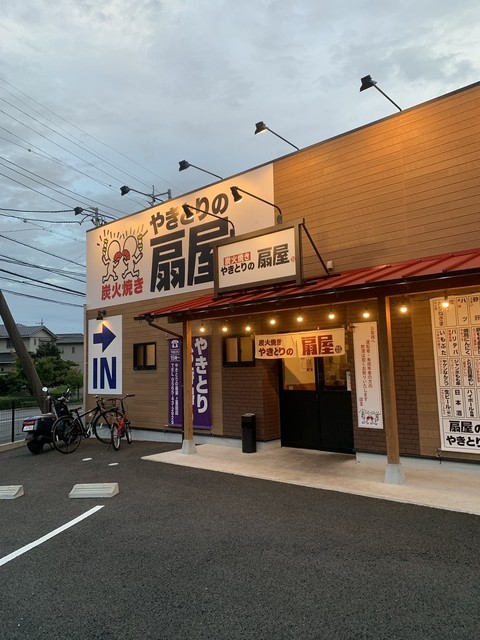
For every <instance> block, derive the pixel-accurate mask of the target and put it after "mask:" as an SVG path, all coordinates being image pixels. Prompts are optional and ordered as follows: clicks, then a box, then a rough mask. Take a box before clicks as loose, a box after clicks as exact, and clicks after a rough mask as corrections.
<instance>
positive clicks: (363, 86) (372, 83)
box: [360, 76, 402, 111]
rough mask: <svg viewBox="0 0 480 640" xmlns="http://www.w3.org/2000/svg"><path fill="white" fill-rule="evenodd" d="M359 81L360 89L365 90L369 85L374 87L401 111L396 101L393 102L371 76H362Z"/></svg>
mask: <svg viewBox="0 0 480 640" xmlns="http://www.w3.org/2000/svg"><path fill="white" fill-rule="evenodd" d="M360 82H361V83H362V84H361V86H360V91H365V89H370V88H371V87H375V89H376V90H377V91H379V92H380V93H381V94H382V96H384V97H385V98H386V99H387V100H389V101H390V102H391V103H392V104H393V105H394V106H395V107H397V109H398V110H399V111H401V110H402V109H401V107H399V106H398V104H397V103H396V102H394V101H393V100H392V99H391V98H390V97H389V96H387V94H386V93H385V92H384V91H382V90H381V89H380V87H379V86H378V85H377V82H376V81H375V80H374V79H373V78H372V76H364V77H363V78H362V79H361V80H360Z"/></svg>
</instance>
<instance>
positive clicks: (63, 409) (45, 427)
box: [22, 387, 70, 453]
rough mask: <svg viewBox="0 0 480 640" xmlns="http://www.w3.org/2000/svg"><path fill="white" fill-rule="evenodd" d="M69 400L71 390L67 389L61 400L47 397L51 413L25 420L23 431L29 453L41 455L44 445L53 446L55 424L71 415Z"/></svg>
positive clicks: (45, 389) (45, 390) (44, 389)
mask: <svg viewBox="0 0 480 640" xmlns="http://www.w3.org/2000/svg"><path fill="white" fill-rule="evenodd" d="M42 390H43V391H44V392H45V393H46V392H47V391H48V389H47V388H46V387H44V388H43V389H42ZM69 399H70V389H67V390H66V391H65V393H64V394H63V396H62V397H61V398H57V399H55V398H52V397H51V396H47V407H49V408H50V413H42V414H41V415H38V416H32V417H31V418H25V420H24V421H23V426H22V431H24V432H25V433H26V434H27V436H26V438H25V440H26V443H27V447H28V450H29V451H31V452H32V453H40V452H41V451H42V450H43V445H45V444H47V443H48V444H50V446H52V427H53V423H54V422H55V420H56V419H57V418H59V417H60V416H66V415H68V414H69V413H70V411H69V409H68V407H67V402H68V401H69Z"/></svg>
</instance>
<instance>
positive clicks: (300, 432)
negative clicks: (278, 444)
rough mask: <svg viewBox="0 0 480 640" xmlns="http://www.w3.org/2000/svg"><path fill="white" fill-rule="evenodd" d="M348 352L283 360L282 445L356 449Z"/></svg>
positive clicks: (332, 449)
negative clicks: (346, 353)
mask: <svg viewBox="0 0 480 640" xmlns="http://www.w3.org/2000/svg"><path fill="white" fill-rule="evenodd" d="M347 375H348V367H347V362H346V357H345V356H331V357H327V358H286V359H285V360H282V361H281V384H280V421H281V441H282V446H285V447H298V448H302V449H318V450H320V451H339V452H345V453H353V418H352V398H351V395H352V394H351V391H349V390H348V389H347Z"/></svg>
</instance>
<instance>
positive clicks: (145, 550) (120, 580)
mask: <svg viewBox="0 0 480 640" xmlns="http://www.w3.org/2000/svg"><path fill="white" fill-rule="evenodd" d="M175 448H176V446H175V445H166V444H161V443H154V442H143V443H136V442H134V443H133V444H132V445H131V446H129V445H127V444H126V443H125V442H122V447H121V449H120V451H119V452H115V451H113V449H112V448H111V447H110V448H109V447H107V446H106V445H102V444H101V443H99V442H97V441H92V440H88V441H84V442H82V443H81V445H80V447H79V449H78V450H77V451H76V452H75V453H73V454H71V455H62V454H60V453H58V452H56V451H48V450H47V451H46V452H45V453H43V454H41V455H38V456H33V455H32V454H30V453H29V452H28V450H27V449H26V448H25V447H22V448H18V449H12V450H10V451H4V452H2V453H0V485H13V484H22V485H23V486H24V491H25V495H24V496H22V497H20V498H17V499H15V500H2V501H0V523H1V526H0V578H1V584H2V592H1V596H0V638H2V639H3V638H5V639H8V640H16V639H22V640H26V639H27V638H28V639H37V638H49V639H57V638H62V639H63V638H72V639H75V640H76V639H77V638H78V639H80V638H82V640H85V639H90V638H92V639H96V638H99V639H115V640H116V639H119V640H120V639H124V638H125V639H127V638H129V639H132V638H141V639H142V640H143V639H164V638H165V639H167V638H168V639H169V640H177V639H178V640H180V639H182V640H183V639H186V638H188V639H189V640H190V639H191V640H197V639H201V638H202V639H203V638H208V639H219V640H220V639H221V640H223V639H228V640H237V639H238V640H240V639H241V640H250V639H252V640H253V639H255V640H257V639H262V640H263V639H264V640H270V639H271V640H274V639H275V640H284V639H295V640H298V639H301V640H317V639H324V638H325V639H329V640H334V639H337V638H338V639H342V640H343V639H345V640H347V639H348V640H350V639H353V640H355V639H360V638H362V639H372V640H377V639H378V640H380V639H387V638H388V639H402V640H403V639H412V640H413V639H415V640H418V639H422V640H423V639H426V640H428V639H432V640H433V639H435V640H438V639H443V638H445V639H450V638H461V639H468V640H471V639H473V638H477V637H478V628H479V621H480V620H479V618H480V616H479V613H478V612H479V611H480V590H479V588H478V582H479V580H478V579H479V570H478V561H477V558H476V554H477V550H478V547H479V543H480V535H479V519H478V516H476V515H471V514H467V513H459V512H455V511H451V510H442V509H439V508H436V509H432V508H428V507H421V506H417V505H412V504H405V503H401V502H393V501H390V500H383V499H379V498H375V499H373V498H368V497H365V496H358V495H351V494H348V493H343V492H337V491H332V490H324V489H319V488H312V487H305V486H301V485H297V484H288V483H282V482H276V481H272V480H264V479H258V478H252V477H245V476H241V475H232V474H229V473H223V472H218V471H211V470H206V469H199V468H194V467H192V466H180V465H177V464H162V463H161V462H155V463H154V462H152V461H151V460H146V459H142V458H144V457H145V456H152V455H156V454H161V453H166V452H168V451H169V450H174V449H175ZM112 482H118V484H119V489H120V491H119V494H118V495H116V496H115V497H113V498H108V499H103V500H102V499H90V498H82V499H71V498H68V494H69V492H70V490H71V489H72V487H73V486H74V485H75V484H78V483H112ZM95 507H100V508H99V509H98V510H97V511H95V512H92V513H91V515H87V516H86V517H84V519H82V520H79V521H78V522H76V523H75V524H72V525H71V526H69V527H68V528H65V529H62V530H61V531H58V533H57V534H56V535H54V536H53V537H49V538H48V539H46V540H45V541H44V542H43V543H42V544H38V545H37V546H34V547H32V548H27V549H26V550H25V548H26V545H29V544H31V543H33V542H35V541H38V540H39V539H41V538H42V537H43V536H46V535H47V534H49V533H51V532H55V531H56V530H58V529H59V528H60V527H63V526H65V525H66V524H69V523H72V522H75V519H77V518H79V517H81V516H85V514H87V513H89V512H90V510H92V509H93V508H95ZM22 549H23V550H25V552H24V553H21V554H18V555H15V556H14V557H12V554H15V552H20V551H21V550H22ZM6 558H11V559H10V560H7V561H6V562H4V563H3V564H2V559H6Z"/></svg>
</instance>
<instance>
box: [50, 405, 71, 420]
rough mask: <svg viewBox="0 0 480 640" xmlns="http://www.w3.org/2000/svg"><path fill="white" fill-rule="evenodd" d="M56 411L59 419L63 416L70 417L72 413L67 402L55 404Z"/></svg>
mask: <svg viewBox="0 0 480 640" xmlns="http://www.w3.org/2000/svg"><path fill="white" fill-rule="evenodd" d="M54 411H55V413H56V415H57V418H60V417H61V416H68V415H69V413H70V410H69V408H68V407H67V405H66V404H65V402H56V403H55V404H54Z"/></svg>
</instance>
